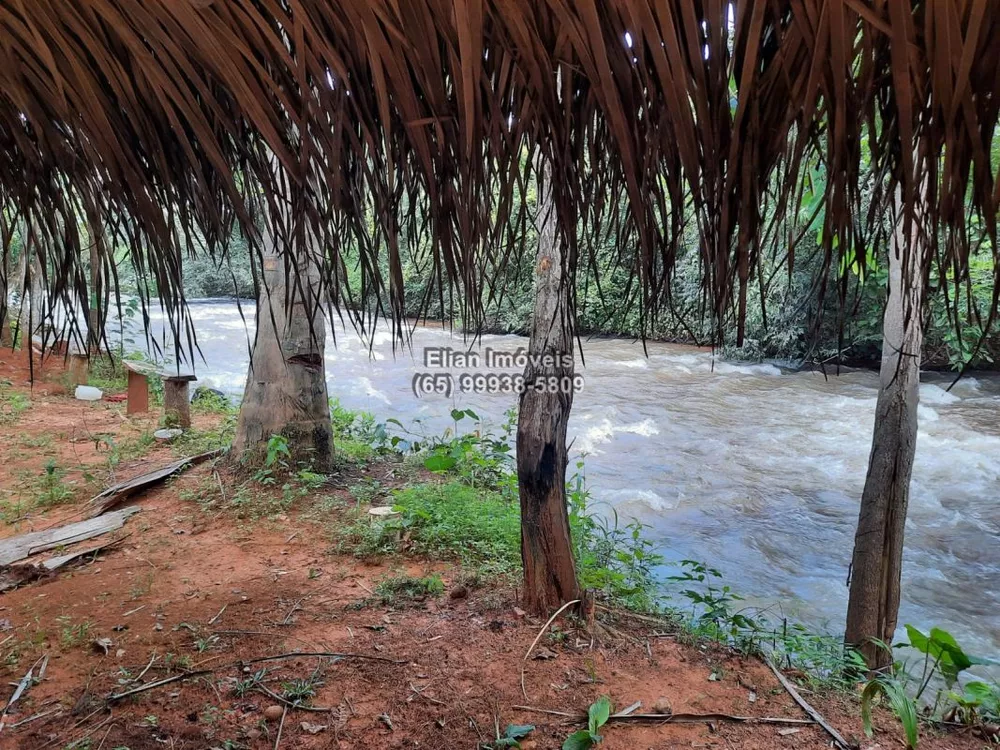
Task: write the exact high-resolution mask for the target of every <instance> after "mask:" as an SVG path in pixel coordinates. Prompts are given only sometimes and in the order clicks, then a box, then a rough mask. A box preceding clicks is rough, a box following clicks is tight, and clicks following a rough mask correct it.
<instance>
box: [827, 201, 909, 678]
mask: <svg viewBox="0 0 1000 750" xmlns="http://www.w3.org/2000/svg"><path fill="white" fill-rule="evenodd" d="M897 207H898V206H897ZM924 254H925V247H924V242H923V240H922V239H921V235H920V233H919V229H918V226H917V222H916V221H914V222H913V226H912V227H911V228H904V226H903V222H902V219H900V220H899V224H898V225H897V227H896V231H895V233H894V236H893V246H892V248H891V249H890V252H889V296H888V300H887V302H886V308H885V317H884V322H883V332H882V339H883V340H882V366H881V372H880V387H879V395H878V403H877V405H876V407H875V431H874V435H873V438H872V450H871V454H870V456H869V459H868V475H867V477H866V478H865V488H864V492H863V494H862V496H861V511H860V516H859V518H858V529H857V534H856V536H855V538H854V556H853V560H852V562H851V579H850V587H851V592H850V599H849V602H848V608H847V632H846V636H845V639H846V642H847V643H848V644H850V645H853V646H855V647H857V648H858V649H859V650H860V651H861V653H862V654H863V655H864V657H865V661H866V662H867V663H868V666H869V667H870V668H871V669H873V670H875V669H881V668H883V667H886V666H888V665H889V664H890V663H891V661H892V656H891V654H890V653H889V652H887V651H886V650H885V649H884V648H881V647H880V646H879V645H878V644H877V643H875V642H874V641H873V640H872V639H878V640H879V641H882V642H883V643H892V642H893V635H894V633H895V630H896V619H897V616H898V613H899V591H900V574H901V570H902V559H903V532H904V529H905V525H906V511H907V505H908V503H909V496H910V475H911V473H912V469H913V456H914V453H915V451H916V446H917V404H918V402H919V398H920V390H919V386H920V349H921V345H922V343H923V330H922V314H921V308H922V302H923V277H922V272H921V268H922V266H923V263H922V257H923V256H924Z"/></svg>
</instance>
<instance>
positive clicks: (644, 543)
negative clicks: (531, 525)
mask: <svg viewBox="0 0 1000 750" xmlns="http://www.w3.org/2000/svg"><path fill="white" fill-rule="evenodd" d="M576 468H577V471H576V473H575V474H574V475H573V477H572V478H571V479H570V480H569V482H568V483H567V486H566V496H567V502H568V504H569V523H570V529H571V531H572V537H573V542H574V552H575V555H576V559H577V563H578V567H579V575H580V583H581V585H583V586H584V588H588V589H594V590H595V591H598V592H601V593H602V594H604V596H605V597H606V598H608V599H611V600H614V601H616V602H618V603H620V604H623V605H624V606H626V607H629V608H631V609H637V610H654V609H656V608H657V605H658V603H659V602H658V597H657V596H656V593H655V592H656V591H657V588H658V587H657V581H656V579H655V576H654V572H653V571H654V569H655V568H656V567H657V566H659V565H661V564H662V563H663V557H662V556H661V555H659V554H657V553H656V552H654V551H653V543H652V542H650V541H649V539H647V538H646V536H645V532H646V529H648V528H649V527H648V526H646V525H645V524H642V523H640V522H639V521H637V520H635V519H633V520H631V521H629V522H628V523H626V524H624V525H622V523H621V519H620V518H619V516H618V511H617V510H615V509H614V508H610V509H609V511H610V512H609V513H608V514H607V515H599V514H597V513H595V512H594V510H593V507H592V504H591V501H590V491H589V490H588V489H587V482H586V475H585V473H584V471H583V461H579V462H578V463H577V465H576Z"/></svg>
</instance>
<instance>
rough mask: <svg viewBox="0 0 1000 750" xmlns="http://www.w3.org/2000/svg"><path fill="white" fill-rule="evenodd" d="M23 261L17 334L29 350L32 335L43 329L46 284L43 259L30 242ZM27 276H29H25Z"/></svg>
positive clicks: (22, 344) (25, 247) (23, 345)
mask: <svg viewBox="0 0 1000 750" xmlns="http://www.w3.org/2000/svg"><path fill="white" fill-rule="evenodd" d="M29 253H30V254H29ZM22 261H23V263H22V265H21V269H20V278H21V301H20V304H21V306H20V308H19V309H18V314H17V331H18V334H17V335H18V338H20V340H21V348H22V349H24V350H26V351H27V350H29V349H30V348H31V337H32V336H34V335H35V334H36V333H38V332H39V331H41V329H42V323H43V318H44V317H45V311H44V304H43V303H44V297H45V286H44V284H43V279H42V264H41V261H40V260H39V259H38V256H37V255H35V254H34V252H33V249H32V248H31V246H30V244H28V243H25V245H24V247H23V249H22ZM26 276H27V278H25V277H26ZM29 329H30V330H29Z"/></svg>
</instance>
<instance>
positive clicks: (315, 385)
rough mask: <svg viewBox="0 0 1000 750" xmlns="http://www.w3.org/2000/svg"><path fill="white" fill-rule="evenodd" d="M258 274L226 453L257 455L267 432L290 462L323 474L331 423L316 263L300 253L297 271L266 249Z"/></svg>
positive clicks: (330, 453)
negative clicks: (252, 325)
mask: <svg viewBox="0 0 1000 750" xmlns="http://www.w3.org/2000/svg"><path fill="white" fill-rule="evenodd" d="M307 255H308V254H307ZM290 262H291V261H288V263H290ZM263 276H264V283H262V284H261V287H260V293H259V295H258V300H257V337H256V340H255V342H254V347H253V355H252V357H251V362H250V372H249V373H248V375H247V384H246V390H245V392H244V396H243V403H242V405H241V407H240V414H239V419H238V422H237V427H236V439H235V440H234V442H233V451H234V454H235V455H236V456H237V457H238V458H240V459H241V460H250V461H253V460H259V458H260V456H261V455H262V454H263V452H264V450H265V446H266V445H267V442H268V440H270V438H271V436H272V435H281V436H283V437H285V438H286V439H287V441H288V447H289V450H290V452H291V454H292V460H293V461H294V462H296V463H298V462H304V463H307V464H309V465H311V466H312V467H313V468H314V469H315V470H316V471H320V472H323V471H328V470H329V469H330V468H331V463H332V458H333V427H332V424H331V422H330V404H329V398H328V396H327V388H326V369H325V367H324V365H325V360H324V358H323V348H324V341H325V338H326V327H325V325H324V320H323V313H322V306H321V305H320V304H319V299H318V289H319V268H318V266H317V261H316V259H314V258H312V257H303V258H301V259H300V260H299V261H298V268H297V269H296V268H294V267H288V266H287V265H286V261H285V260H284V259H283V258H282V257H281V256H280V255H278V254H277V253H273V254H267V255H265V256H264V274H263ZM307 300H308V302H307Z"/></svg>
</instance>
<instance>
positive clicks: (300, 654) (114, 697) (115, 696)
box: [106, 651, 409, 703]
mask: <svg viewBox="0 0 1000 750" xmlns="http://www.w3.org/2000/svg"><path fill="white" fill-rule="evenodd" d="M310 657H320V658H322V657H330V658H337V659H370V660H372V661H383V662H388V663H389V664H408V663H409V659H402V660H400V659H389V658H387V657H385V656H369V655H368V654H347V653H338V652H336V651H295V652H292V653H288V654H277V655H275V656H261V657H258V658H256V659H240V660H239V661H234V662H229V663H228V664H223V665H222V666H221V667H217V668H216V669H199V670H197V671H194V672H184V673H182V674H175V675H173V676H172V677H166V678H164V679H162V680H157V681H156V682H150V683H149V684H148V685H140V686H139V687H136V688H133V689H131V690H126V691H125V692H124V693H112V694H111V695H109V696H108V697H107V699H106V700H107V702H108V703H113V702H115V701H120V700H121V699H122V698H128V697H129V696H131V695H138V694H139V693H144V692H146V691H147V690H153V689H154V688H158V687H162V686H164V685H169V684H170V683H172V682H180V681H181V680H191V679H194V678H195V677H201V676H203V675H206V674H212V673H214V672H217V671H219V670H221V669H228V668H230V667H242V666H245V665H247V664H259V663H261V662H265V661H280V660H282V659H296V658H310Z"/></svg>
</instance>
